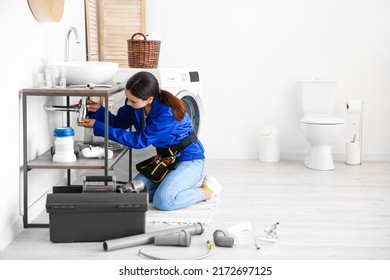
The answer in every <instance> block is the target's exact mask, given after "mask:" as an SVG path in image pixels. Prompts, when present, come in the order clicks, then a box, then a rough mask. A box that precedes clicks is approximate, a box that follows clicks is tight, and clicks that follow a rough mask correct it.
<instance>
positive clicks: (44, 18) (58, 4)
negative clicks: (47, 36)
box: [27, 0, 65, 22]
mask: <svg viewBox="0 0 390 280" xmlns="http://www.w3.org/2000/svg"><path fill="white" fill-rule="evenodd" d="M64 1H65V0H27V2H28V5H29V6H30V10H31V12H32V14H33V15H34V17H35V19H36V20H37V21H38V22H53V21H54V22H58V21H60V20H61V18H62V15H63V13H64Z"/></svg>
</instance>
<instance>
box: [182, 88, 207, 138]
mask: <svg viewBox="0 0 390 280" xmlns="http://www.w3.org/2000/svg"><path fill="white" fill-rule="evenodd" d="M176 96H177V97H178V98H180V99H181V100H182V101H183V102H184V105H185V106H186V110H187V114H188V115H189V117H190V119H191V123H192V129H193V130H194V131H195V133H196V135H197V136H199V132H200V126H201V121H202V115H203V104H202V100H201V99H200V96H199V95H198V94H194V93H193V92H191V91H188V90H182V91H180V92H179V93H178V94H177V95H176Z"/></svg>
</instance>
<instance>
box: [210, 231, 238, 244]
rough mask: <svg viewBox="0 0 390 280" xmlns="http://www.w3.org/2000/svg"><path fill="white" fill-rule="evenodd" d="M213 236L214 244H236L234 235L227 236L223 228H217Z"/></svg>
mask: <svg viewBox="0 0 390 280" xmlns="http://www.w3.org/2000/svg"><path fill="white" fill-rule="evenodd" d="M213 238H214V244H215V245H217V246H219V247H233V245H234V237H232V236H226V234H225V233H224V232H223V231H222V230H219V229H217V230H216V231H214V234H213Z"/></svg>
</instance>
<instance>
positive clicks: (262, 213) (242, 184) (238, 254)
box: [0, 160, 390, 260]
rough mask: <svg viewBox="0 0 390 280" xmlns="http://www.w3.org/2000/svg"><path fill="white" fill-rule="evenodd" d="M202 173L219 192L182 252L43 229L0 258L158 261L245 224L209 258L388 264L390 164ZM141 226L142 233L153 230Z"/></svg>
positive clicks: (249, 166)
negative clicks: (272, 234)
mask: <svg viewBox="0 0 390 280" xmlns="http://www.w3.org/2000/svg"><path fill="white" fill-rule="evenodd" d="M207 173H208V174H210V175H212V176H215V177H217V178H218V179H219V181H220V182H221V184H222V185H223V187H224V189H223V192H222V193H221V195H220V202H219V204H218V206H217V208H216V209H215V212H214V216H213V220H212V222H211V223H210V225H208V226H207V227H206V231H205V233H204V234H203V235H201V236H194V237H193V238H192V244H191V246H190V247H189V248H185V247H162V246H158V247H157V246H155V245H152V244H149V245H142V246H138V247H132V248H126V249H121V250H115V251H110V252H105V251H104V250H103V248H102V243H100V242H98V243H70V244H56V243H51V242H50V241H49V231H48V229H36V228H29V229H25V230H23V232H22V233H21V234H20V235H19V236H18V237H17V238H16V239H15V240H14V241H13V242H12V243H11V244H10V245H9V246H8V247H7V248H5V249H4V250H3V251H2V252H0V259H11V260H15V259H61V260H65V259H107V260H109V259H126V260H128V259H135V260H139V259H141V257H140V256H138V251H139V250H140V249H143V250H144V251H145V252H147V253H150V254H155V255H158V256H160V257H165V258H191V257H192V256H198V255H202V254H204V253H205V252H206V251H207V249H206V247H205V246H206V245H205V244H206V241H207V240H209V239H212V234H213V232H214V230H216V229H222V230H226V229H227V228H228V227H229V226H232V225H234V224H237V223H240V222H243V221H250V222H251V223H252V224H253V230H252V231H247V232H242V233H241V234H239V236H238V237H237V238H236V244H235V246H234V247H233V248H222V247H218V248H217V249H216V250H215V251H214V253H213V254H212V255H211V256H210V257H209V259H214V260H224V259H226V260H234V259H237V260H243V259H268V260H305V259H319V260H335V259H336V260H343V259H352V260H356V259H362V260H369V259H386V260H389V259H390V163H388V162H364V163H363V164H362V165H361V166H348V165H345V164H344V163H343V162H336V163H335V170H334V171H313V170H310V169H307V168H306V167H304V166H303V164H302V162H297V161H281V162H279V163H261V162H259V161H256V160H208V161H207ZM275 222H279V223H280V226H279V241H278V242H277V243H267V242H263V243H261V244H260V245H261V249H260V250H256V249H255V246H254V240H255V238H256V237H258V236H264V234H265V233H264V229H268V228H269V227H270V226H271V225H272V224H273V223H275ZM158 227H159V226H148V227H147V230H148V231H152V230H158V229H159V228H158Z"/></svg>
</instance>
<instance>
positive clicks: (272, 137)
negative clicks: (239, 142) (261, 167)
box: [259, 126, 280, 162]
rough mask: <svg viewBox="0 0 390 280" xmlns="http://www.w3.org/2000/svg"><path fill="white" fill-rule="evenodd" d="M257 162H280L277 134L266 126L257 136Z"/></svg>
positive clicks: (270, 127) (273, 128)
mask: <svg viewBox="0 0 390 280" xmlns="http://www.w3.org/2000/svg"><path fill="white" fill-rule="evenodd" d="M259 160H260V161H263V162H278V161H279V160H280V144H279V133H278V130H277V129H276V128H275V127H272V126H267V127H264V128H263V129H262V130H261V133H260V135H259Z"/></svg>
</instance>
